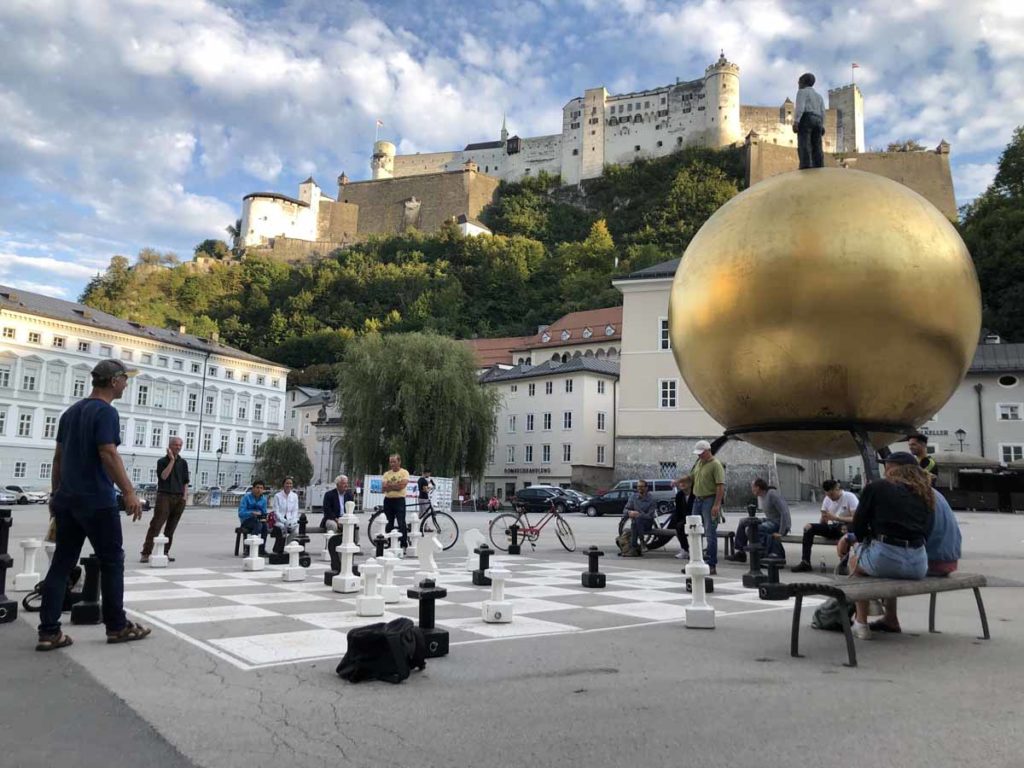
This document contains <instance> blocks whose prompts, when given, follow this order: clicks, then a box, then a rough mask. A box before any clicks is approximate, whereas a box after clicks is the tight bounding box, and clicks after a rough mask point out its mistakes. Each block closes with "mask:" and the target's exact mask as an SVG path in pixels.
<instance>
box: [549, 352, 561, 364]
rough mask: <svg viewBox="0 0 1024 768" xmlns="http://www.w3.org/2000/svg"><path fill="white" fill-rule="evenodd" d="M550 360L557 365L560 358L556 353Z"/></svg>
mask: <svg viewBox="0 0 1024 768" xmlns="http://www.w3.org/2000/svg"><path fill="white" fill-rule="evenodd" d="M551 359H552V360H554V361H555V362H556V363H557V362H558V361H559V360H561V356H560V355H559V354H558V353H557V352H555V354H553V355H552V356H551Z"/></svg>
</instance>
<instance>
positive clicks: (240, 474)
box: [235, 472, 242, 487]
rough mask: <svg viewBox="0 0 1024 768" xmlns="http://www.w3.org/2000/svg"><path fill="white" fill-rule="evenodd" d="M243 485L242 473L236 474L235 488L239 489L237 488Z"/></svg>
mask: <svg viewBox="0 0 1024 768" xmlns="http://www.w3.org/2000/svg"><path fill="white" fill-rule="evenodd" d="M241 484H242V473H241V472H235V486H236V487H237V486H239V485H241Z"/></svg>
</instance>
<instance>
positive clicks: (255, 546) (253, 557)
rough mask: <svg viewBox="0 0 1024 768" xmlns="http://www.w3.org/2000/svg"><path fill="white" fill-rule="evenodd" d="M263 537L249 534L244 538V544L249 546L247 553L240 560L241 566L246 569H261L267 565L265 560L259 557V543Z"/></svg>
mask: <svg viewBox="0 0 1024 768" xmlns="http://www.w3.org/2000/svg"><path fill="white" fill-rule="evenodd" d="M262 543H263V539H261V538H260V537H259V536H249V537H248V538H247V539H246V540H245V546H247V547H248V548H249V555H248V556H247V557H246V558H245V559H244V560H242V568H243V569H244V570H246V571H262V570H263V569H264V568H266V567H267V561H266V560H264V559H263V558H262V557H260V544H262Z"/></svg>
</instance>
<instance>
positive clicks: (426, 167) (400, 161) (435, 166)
mask: <svg viewBox="0 0 1024 768" xmlns="http://www.w3.org/2000/svg"><path fill="white" fill-rule="evenodd" d="M461 155H462V153H461V152H427V153H424V154H420V155H395V171H394V175H395V176H422V175H423V174H425V173H442V172H443V171H444V170H445V168H446V167H447V166H448V165H449V164H450V163H452V162H455V161H457V162H458V163H462V162H465V161H464V160H462V158H461Z"/></svg>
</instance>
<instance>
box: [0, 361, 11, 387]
mask: <svg viewBox="0 0 1024 768" xmlns="http://www.w3.org/2000/svg"><path fill="white" fill-rule="evenodd" d="M10 386H11V367H10V366H9V365H0V387H4V388H5V389H6V388H7V387H10Z"/></svg>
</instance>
